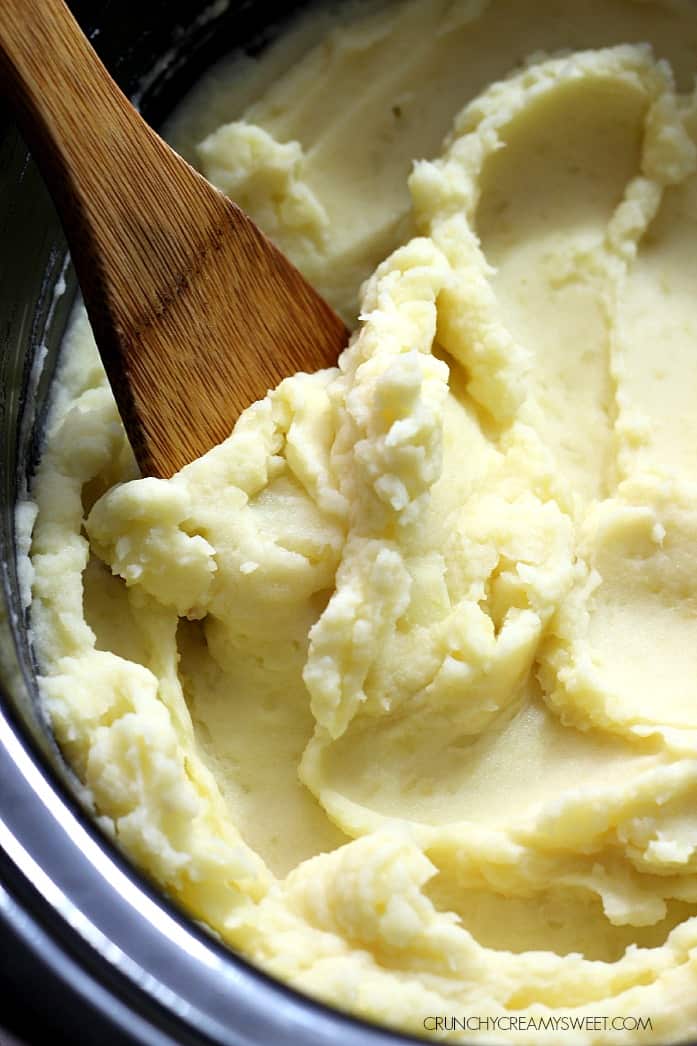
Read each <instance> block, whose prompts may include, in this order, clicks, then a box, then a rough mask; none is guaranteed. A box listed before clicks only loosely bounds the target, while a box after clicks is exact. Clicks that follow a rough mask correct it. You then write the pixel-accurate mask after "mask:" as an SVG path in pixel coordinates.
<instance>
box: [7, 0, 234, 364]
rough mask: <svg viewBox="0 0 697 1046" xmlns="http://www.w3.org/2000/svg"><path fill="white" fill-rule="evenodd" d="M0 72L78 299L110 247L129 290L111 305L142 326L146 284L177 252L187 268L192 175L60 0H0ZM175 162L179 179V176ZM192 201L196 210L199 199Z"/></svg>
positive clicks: (147, 307) (168, 277) (160, 280)
mask: <svg viewBox="0 0 697 1046" xmlns="http://www.w3.org/2000/svg"><path fill="white" fill-rule="evenodd" d="M0 71H1V72H2V74H3V78H4V81H5V84H6V86H7V89H8V90H9V92H10V94H11V97H12V101H13V102H14V105H15V112H17V113H18V114H19V117H20V124H21V130H22V133H23V134H24V136H25V138H26V139H27V141H28V143H29V146H30V148H31V149H32V152H33V153H34V155H35V156H36V157H37V159H38V161H39V163H40V165H41V170H42V174H43V175H44V178H45V179H46V181H47V182H48V184H49V187H50V189H51V193H52V195H53V196H54V198H55V199H56V200H57V202H58V204H59V207H60V211H61V218H62V220H63V224H64V226H65V230H66V235H67V237H68V241H69V243H70V246H71V249H72V251H73V260H74V263H75V266H76V268H77V271H78V276H79V279H80V283H81V285H82V287H83V291H84V292H85V296H86V297H91V296H90V295H89V287H90V286H91V285H92V284H93V283H94V281H95V280H96V279H99V280H101V274H100V272H99V267H100V264H101V261H102V257H103V255H102V247H105V249H106V248H107V247H108V252H109V254H108V257H109V263H110V265H112V264H114V265H118V266H120V267H122V269H123V272H122V273H121V275H122V280H121V288H120V289H121V292H122V293H125V294H126V295H127V299H126V300H123V301H121V302H118V303H117V302H114V305H115V306H116V307H117V308H118V311H121V310H123V312H124V313H125V319H126V320H127V322H128V324H129V325H131V324H135V325H137V324H138V322H139V320H141V321H142V322H147V320H148V319H149V317H150V315H151V300H150V291H151V286H152V282H150V281H153V282H155V283H157V284H160V285H161V286H162V287H165V288H166V287H169V286H170V285H171V284H172V281H173V279H174V281H175V282H176V273H173V272H172V262H173V259H175V258H176V257H177V256H178V255H181V257H182V261H183V264H184V265H186V264H187V263H188V259H189V257H190V254H191V251H194V252H195V251H196V250H197V249H198V246H199V245H198V244H192V245H190V248H189V249H184V250H181V247H180V243H181V239H182V236H183V235H185V234H186V230H187V228H188V227H189V226H190V224H191V213H192V207H191V204H190V203H189V201H188V198H187V197H188V194H187V187H188V186H189V185H190V178H191V175H192V174H193V172H192V171H191V169H190V168H188V165H186V164H184V161H183V160H181V158H180V157H178V156H177V155H176V154H175V153H174V152H173V151H172V150H171V149H169V147H168V146H167V145H165V143H164V142H163V141H162V140H161V139H160V138H159V137H158V136H157V135H156V134H154V133H153V131H152V130H151V129H150V128H149V127H148V125H147V124H146V123H145V121H144V120H142V119H141V118H140V116H139V115H138V114H137V113H136V111H135V110H134V108H133V107H132V105H131V104H130V102H129V101H128V100H127V99H126V97H125V96H124V95H123V93H122V92H121V91H120V90H119V88H118V87H117V86H116V84H115V83H114V81H113V80H112V79H111V78H110V76H109V74H108V73H107V71H106V69H105V68H104V66H103V65H102V63H101V62H100V60H99V58H98V57H97V55H96V54H95V52H94V50H93V49H92V47H91V46H90V45H89V43H88V41H87V39H86V38H85V36H84V35H83V33H82V32H81V30H80V28H79V26H78V24H77V22H76V21H75V19H74V18H73V16H72V14H71V13H70V11H69V10H68V7H67V6H66V4H65V3H63V0H40V2H38V3H37V2H36V0H0ZM182 168H186V176H185V177H183V178H182V177H177V176H178V175H179V174H180V172H181V170H182ZM173 176H174V184H175V185H176V186H177V189H178V191H177V192H174V193H173V192H172V191H171V185H172V178H173ZM201 181H203V179H201ZM207 188H208V187H207ZM195 206H196V213H197V215H199V212H200V207H201V200H200V198H199V197H198V196H197V199H196V202H195ZM211 217H212V218H213V216H211ZM214 220H215V219H214ZM88 230H89V235H86V233H87V231H88ZM120 230H123V236H122V237H121V238H120V239H119V231H120ZM115 239H116V241H117V244H116V246H117V249H116V250H114V241H115ZM203 239H204V237H202V240H203ZM95 247H96V250H95V249H94V248H95ZM144 259H147V265H148V270H149V271H148V276H149V282H148V283H147V285H144V284H143V280H142V278H141V277H142V268H143V264H144ZM158 268H159V269H160V270H161V271H160V272H158V271H157V270H158ZM128 299H130V300H128ZM113 319H117V320H118V316H116V317H113V316H112V320H113ZM119 365H120V362H119Z"/></svg>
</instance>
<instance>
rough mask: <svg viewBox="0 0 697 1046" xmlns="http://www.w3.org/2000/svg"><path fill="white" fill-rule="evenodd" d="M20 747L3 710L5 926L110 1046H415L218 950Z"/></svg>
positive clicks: (0, 792) (1, 911)
mask: <svg viewBox="0 0 697 1046" xmlns="http://www.w3.org/2000/svg"><path fill="white" fill-rule="evenodd" d="M22 735H23V728H22V727H21V726H20V725H19V724H18V723H16V722H13V719H12V715H11V713H9V711H8V709H7V708H6V707H5V706H4V705H3V704H0V796H1V797H2V811H1V814H0V851H1V852H0V920H1V921H2V922H4V923H5V925H6V928H8V929H9V930H10V931H11V933H12V934H13V935H14V936H15V937H16V938H18V939H19V940H20V941H21V942H22V943H23V945H24V946H25V947H26V948H27V949H29V950H30V951H31V952H33V953H35V955H36V957H37V959H38V960H39V961H40V962H41V963H42V964H43V965H44V966H45V967H47V968H48V970H49V971H50V973H51V974H52V975H53V976H54V977H55V978H57V979H58V980H59V981H60V982H62V983H63V984H64V987H65V991H66V992H69V993H70V995H71V996H72V997H73V998H74V1000H75V1003H76V1004H77V1003H78V1002H79V1003H81V1004H82V1005H83V1006H87V1007H88V1009H91V1010H92V1011H96V1014H97V1015H98V1016H99V1018H100V1020H101V1021H102V1022H104V1021H106V1022H108V1026H109V1028H110V1029H111V1031H112V1033H113V1037H110V1038H109V1039H108V1042H114V1043H116V1042H118V1041H120V1040H119V1038H117V1037H116V1036H121V1041H128V1042H137V1043H143V1044H148V1046H150V1044H152V1046H160V1044H164V1043H167V1042H171V1041H172V1040H173V1039H174V1041H177V1042H185V1043H192V1044H193V1043H204V1042H211V1043H219V1044H221V1046H223V1044H224V1046H252V1044H255V1046H256V1044H264V1046H266V1044H267V1043H268V1044H272V1043H273V1044H278V1046H285V1044H288V1046H290V1044H293V1046H305V1044H306V1046H330V1044H336V1043H338V1042H340V1043H342V1044H344V1046H396V1044H398V1043H400V1042H401V1043H405V1042H408V1041H412V1042H416V1041H417V1040H415V1039H405V1038H404V1037H401V1036H398V1035H395V1034H393V1033H391V1032H389V1031H383V1030H380V1029H378V1028H376V1027H374V1026H371V1025H368V1024H366V1023H363V1022H361V1021H357V1020H354V1019H353V1018H350V1017H347V1016H344V1015H342V1014H339V1013H338V1012H336V1011H333V1010H331V1009H329V1008H328V1007H325V1006H323V1005H321V1004H318V1003H315V1002H313V1001H311V1000H309V999H307V998H305V997H304V996H302V995H300V994H299V993H297V992H295V991H293V990H291V989H289V988H286V987H284V986H283V985H281V984H280V983H278V982H276V981H275V980H273V979H272V978H270V977H268V976H266V975H265V974H263V973H262V972H260V971H259V970H257V969H255V968H254V967H252V966H251V965H250V964H248V963H247V962H245V961H244V960H242V959H239V958H238V957H237V956H234V955H233V954H232V953H230V952H229V951H227V950H226V949H225V948H223V947H222V946H220V945H218V944H217V943H216V942H215V941H214V940H212V939H211V938H210V937H209V936H208V935H207V934H206V933H205V932H204V931H203V930H199V929H198V928H197V927H196V926H195V925H194V924H193V923H192V922H191V921H190V920H188V919H186V917H185V916H184V915H183V914H181V913H180V912H178V911H177V910H176V908H175V907H174V906H173V905H171V904H170V903H168V902H167V901H166V900H164V899H163V898H162V897H160V896H158V894H157V893H156V891H155V890H153V888H152V887H151V886H149V885H148V884H147V883H146V882H145V881H144V880H141V879H140V877H139V875H138V874H137V873H136V872H135V871H134V869H133V868H132V867H131V866H130V865H129V864H128V863H127V862H126V861H125V859H124V858H123V857H122V856H121V855H120V854H119V853H118V852H117V851H116V850H115V848H113V847H112V846H111V845H110V844H109V843H108V842H107V841H106V840H105V839H104V838H103V837H102V836H101V835H100V833H99V832H98V831H97V830H96V829H95V828H94V827H93V826H92V825H91V824H90V823H89V821H88V819H87V818H86V816H85V815H84V813H83V812H82V811H81V810H80V809H79V807H78V806H77V805H76V803H75V802H74V800H72V799H71V798H70V797H68V796H67V795H65V794H62V793H63V786H62V785H60V784H59V783H58V782H57V781H56V780H55V779H52V777H53V775H52V774H51V772H50V771H48V770H47V768H45V766H44V765H43V760H42V759H41V757H40V755H39V753H38V752H36V751H34V750H33V744H32V742H31V741H30V740H29V739H28V738H26V737H24V736H22ZM38 990H39V991H40V990H41V989H40V988H39V989H38ZM386 1016H388V1015H386ZM83 1020H84V1015H83ZM88 1030H89V1029H88V1028H85V1027H84V1026H83V1032H87V1031H88ZM80 1041H82V1042H85V1041H92V1038H91V1037H89V1038H88V1036H87V1035H86V1034H85V1038H81V1040H80ZM102 1041H103V1040H102Z"/></svg>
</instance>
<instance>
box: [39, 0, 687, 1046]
mask: <svg viewBox="0 0 697 1046" xmlns="http://www.w3.org/2000/svg"><path fill="white" fill-rule="evenodd" d="M345 17H346V16H345ZM321 33H327V34H328V35H326V37H325V38H324V39H323V41H321V42H320V43H319V44H318V45H317V46H316V47H314V49H313V48H312V47H310V46H309V45H310V42H311V41H310V40H309V38H310V37H312V35H313V34H314V35H315V36H317V35H321ZM530 56H531V57H530ZM696 72H697V10H696V9H695V7H694V6H693V5H692V4H691V3H690V2H689V0H685V2H683V3H680V2H664V3H660V2H639V0H603V2H600V0H595V2H594V0H590V2H588V3H584V4H578V3H576V2H575V0H545V3H539V2H534V3H533V2H532V0H530V2H526V3H521V2H520V0H516V2H514V0H491V2H490V3H486V2H485V0H456V2H452V3H448V2H445V0H437V2H435V0H434V2H433V3H428V4H423V3H418V2H415V3H398V4H392V5H389V6H388V7H386V8H385V9H380V10H377V11H375V10H372V11H368V12H366V11H363V12H359V13H355V12H354V14H353V16H352V18H351V19H349V21H348V23H347V24H341V23H340V24H338V26H337V27H336V28H334V29H332V30H331V31H329V30H328V29H327V27H326V25H325V24H324V22H322V21H319V22H316V23H313V24H311V25H310V26H309V28H308V27H307V26H306V27H305V28H302V27H301V29H300V30H298V31H296V32H295V33H294V34H291V36H290V37H289V38H288V40H286V41H285V42H284V43H283V45H281V46H279V47H277V48H276V49H274V50H272V51H271V53H270V54H269V55H268V56H267V57H266V58H265V59H263V60H262V62H261V64H260V65H259V66H256V65H252V66H251V67H250V68H248V69H247V70H246V71H243V72H242V73H238V74H227V75H223V74H221V73H216V74H213V75H212V76H211V77H210V78H209V79H208V81H207V82H206V83H205V84H204V85H203V86H202V87H201V88H199V90H198V91H197V92H196V93H195V95H194V96H193V98H192V99H191V100H190V101H189V103H188V104H187V106H186V107H185V108H184V110H183V111H182V113H181V115H180V117H179V121H178V124H177V125H176V126H175V127H174V128H173V129H172V136H173V139H174V141H175V143H176V144H177V145H178V147H179V148H181V149H182V151H184V152H185V153H187V154H188V155H189V156H190V157H191V158H192V159H194V160H195V162H196V163H197V164H198V166H199V167H200V168H201V169H202V170H203V172H204V173H205V174H206V175H207V176H208V177H210V178H211V180H212V181H214V182H215V183H216V184H217V185H219V186H220V187H221V188H222V189H223V190H225V191H226V192H229V193H230V195H231V196H233V197H234V198H235V199H237V200H238V202H240V203H241V204H242V205H243V206H245V207H247V208H248V209H249V210H250V211H251V212H252V214H253V215H254V216H255V217H256V218H257V220H258V221H259V222H260V223H261V224H262V225H263V226H264V227H265V228H266V229H267V230H268V231H269V232H270V233H271V235H272V236H274V238H275V239H276V240H277V241H278V242H279V243H280V244H281V246H282V247H283V248H284V249H285V250H286V251H287V252H288V253H289V254H290V255H291V256H292V257H293V258H294V259H295V260H296V262H297V263H298V264H299V265H300V266H301V267H302V268H303V270H304V271H305V272H306V274H307V275H308V276H309V277H310V278H311V279H312V280H313V281H314V282H315V283H316V285H317V286H318V287H319V289H320V290H321V291H322V292H323V293H324V294H325V295H327V297H328V298H329V299H330V300H331V301H332V303H333V304H335V305H336V306H337V307H338V308H340V309H341V310H342V311H343V313H344V315H345V316H346V317H347V318H348V319H349V320H351V321H352V322H353V323H354V325H356V324H357V326H356V331H355V334H354V336H353V338H352V340H351V344H350V346H349V347H348V349H347V350H346V351H345V353H344V354H343V356H342V358H341V360H340V361H339V367H338V368H337V369H333V370H328V371H324V372H321V373H318V374H313V375H308V374H300V375H296V376H295V377H291V378H289V379H288V380H286V381H284V382H283V383H282V384H281V385H280V386H279V387H278V388H277V389H276V390H274V391H273V392H271V393H269V395H268V396H267V398H266V399H265V400H263V401H262V402H259V403H257V404H255V405H253V406H251V407H250V408H249V410H248V411H247V412H246V413H245V414H244V415H243V416H242V417H241V418H240V420H239V422H238V424H237V426H236V428H235V431H234V432H233V434H232V435H231V436H230V438H229V439H228V440H227V441H226V442H225V443H224V444H222V445H221V446H219V447H217V448H215V449H214V450H212V451H211V452H210V453H209V454H207V455H206V456H205V457H204V458H202V459H201V460H199V461H196V462H194V463H193V464H191V465H190V466H188V467H187V468H185V469H183V470H182V471H181V472H180V473H179V474H178V475H176V476H175V477H174V478H173V479H171V480H169V481H163V480H157V479H152V478H146V479H136V478H135V477H136V472H135V467H134V464H133V461H132V458H131V454H130V451H129V449H128V446H127V443H126V441H125V437H124V434H123V430H122V428H121V425H120V422H119V419H118V415H117V413H116V408H115V406H114V402H113V400H112V397H111V393H110V391H109V388H108V386H107V383H106V380H105V378H104V374H103V371H102V368H101V365H100V363H99V360H98V357H97V354H96V351H95V349H94V346H93V344H92V342H91V339H90V336H89V332H88V330H87V325H86V320H85V319H84V317H82V318H80V319H79V320H78V321H77V323H76V325H75V327H74V329H73V332H72V335H71V338H70V340H69V344H68V347H67V349H66V354H65V359H64V364H63V368H62V372H61V375H60V381H59V383H58V387H57V390H56V394H55V402H54V408H53V413H52V418H51V422H50V425H49V431H48V437H47V442H46V449H45V452H44V457H43V461H42V464H41V467H40V470H39V474H38V477H37V481H36V485H35V490H34V497H35V499H36V503H37V506H38V516H37V520H36V525H35V528H34V541H33V551H32V557H33V565H34V584H33V599H34V603H33V624H34V629H35V634H36V642H37V648H38V652H39V656H40V660H41V663H42V665H43V673H44V674H43V692H44V694H45V699H46V705H47V708H48V710H49V713H50V717H51V720H52V723H53V726H54V729H55V732H56V736H57V738H58V739H59V741H60V744H61V746H62V748H63V751H64V752H65V754H66V756H67V758H68V760H69V761H70V763H71V764H72V766H73V767H74V768H75V771H76V772H77V774H78V776H79V777H80V779H81V781H82V782H84V784H85V786H86V788H87V790H88V794H89V796H90V798H91V801H92V802H93V804H94V809H95V811H96V812H97V813H98V815H99V816H100V819H101V823H102V824H103V825H104V827H105V828H106V829H107V830H108V831H109V832H111V833H112V834H113V836H114V838H115V839H116V840H117V841H118V843H119V844H120V845H121V846H122V847H123V849H124V850H125V851H126V852H127V853H129V854H130V855H131V856H132V857H133V858H134V860H135V861H136V862H137V863H138V864H139V865H140V866H141V867H142V868H144V869H146V870H147V871H148V872H149V873H150V874H151V875H152V876H153V878H154V879H155V880H157V882H159V883H160V884H162V885H163V886H164V887H165V888H166V889H167V890H168V891H169V892H170V893H171V894H172V895H174V896H175V897H176V898H178V899H179V900H180V901H181V902H182V903H183V904H185V905H186V906H187V907H188V908H189V909H190V910H191V912H192V913H193V914H194V915H195V916H196V917H197V918H198V919H200V920H202V921H204V922H206V923H207V924H208V925H210V926H211V927H212V928H213V929H214V930H215V931H217V932H218V933H219V934H220V935H221V936H222V937H223V938H224V939H225V940H226V941H228V942H229V943H230V944H231V945H232V946H233V947H235V948H237V949H239V950H240V951H242V952H243V953H244V954H245V955H247V956H248V957H250V958H251V959H252V960H253V961H255V962H257V963H259V964H261V965H262V966H263V967H264V968H266V969H267V970H268V971H270V972H272V973H274V974H275V975H277V976H278V977H280V978H282V979H284V980H286V981H288V982H289V983H291V984H292V985H294V986H295V987H297V988H299V989H301V990H303V991H306V992H308V993H310V994H312V995H314V996H317V997H320V998H322V999H324V1000H326V1001H328V1002H330V1003H333V1004H335V1005H337V1006H339V1007H342V1008H346V1009H349V1010H351V1011H353V1012H355V1013H357V1014H360V1015H363V1016H365V1017H368V1018H372V1019H374V1020H377V1021H381V1022H387V1023H389V1024H391V1025H394V1026H397V1027H399V1028H402V1029H406V1030H410V1031H413V1032H416V1033H424V1032H426V1033H428V1032H432V1033H434V1034H436V1035H437V1036H441V1037H443V1038H448V1039H453V1040H454V1041H458V1040H461V1041H472V1040H476V1039H477V1038H478V1036H479V1038H480V1039H481V1040H482V1041H486V1042H490V1043H491V1042H502V1043H503V1042H512V1041H514V1042H532V1043H535V1044H538V1043H544V1042H549V1043H558V1042H559V1041H560V1029H561V1030H562V1031H563V1033H564V1034H563V1039H564V1041H565V1042H566V1041H569V1042H572V1041H573V1042H575V1043H610V1042H612V1043H630V1042H631V1043H636V1042H640V1041H646V1042H649V1041H650V1042H660V1043H667V1042H669V1041H675V1040H680V1039H684V1038H686V1037H688V1036H689V1035H691V1034H692V1035H695V1034H697V813H696V812H695V811H697V410H696V409H695V404H696V403H697V306H696V305H695V276H696V274H697V267H696V265H695V259H696V257H697V173H696V172H697V149H696V146H695V142H696V141H697V97H696V96H695V94H694V92H693V78H694V75H695V73H696ZM241 115H243V118H242V119H235V117H239V116H241ZM453 120H454V123H453ZM448 128H450V131H449V133H448V137H447V139H446V141H445V145H444V146H442V147H441V145H440V144H439V143H440V140H441V138H442V136H443V134H444V133H445V132H446V130H447V129H448ZM428 156H431V157H435V158H433V159H425V158H424V157H428ZM412 159H415V160H416V163H415V164H414V166H413V169H411V160H412ZM410 170H411V173H410ZM407 179H408V192H407V189H406V185H407ZM385 257H386V260H381V259H383V258H385ZM378 263H379V264H378ZM376 265H377V268H375V266H376ZM373 269H375V271H374V272H373V273H372V275H371V271H372V270H373ZM365 277H369V279H368V280H367V282H366V283H365V285H364V286H363V289H362V291H361V293H360V319H359V320H357V310H358V305H357V302H358V300H359V299H358V291H359V286H360V284H361V281H362V280H363V279H364V278H365ZM261 348H262V350H263V351H272V347H270V346H262V347H261ZM513 1017H515V1018H516V1021H517V1023H514V1024H512V1023H511V1018H513ZM570 1017H573V1018H574V1019H575V1020H576V1021H577V1024H576V1026H575V1030H573V1031H571V1030H569V1029H568V1027H565V1026H564V1025H563V1024H559V1023H558V1022H559V1021H561V1020H562V1018H564V1019H567V1020H568V1019H570ZM436 1018H440V1022H439V1023H437V1022H436ZM453 1018H457V1019H458V1021H453ZM614 1018H618V1019H619V1021H618V1022H615V1023H614V1024H613V1019H614ZM466 1019H469V1023H468V1024H467V1025H466V1027H465V1025H464V1023H463V1022H464V1021H465V1020H466ZM639 1019H641V1020H643V1022H644V1024H643V1026H638V1025H637V1023H632V1021H635V1022H636V1021H638V1020H639ZM476 1020H479V1021H480V1025H479V1027H480V1029H481V1030H480V1032H477V1027H478V1026H477V1024H476ZM487 1021H490V1022H493V1023H490V1024H487V1023H485V1022H487ZM526 1021H527V1022H528V1023H527V1024H526ZM544 1021H547V1023H546V1024H545V1023H542V1024H540V1023H537V1022H544ZM554 1021H557V1024H556V1025H555V1024H554ZM603 1021H604V1022H605V1023H604V1024H603ZM458 1022H459V1023H458ZM623 1022H624V1023H623ZM545 1028H546V1029H547V1030H544V1029H545ZM541 1029H542V1030H541ZM622 1029H624V1030H622Z"/></svg>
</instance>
